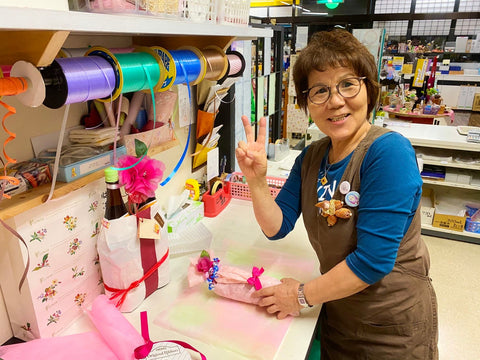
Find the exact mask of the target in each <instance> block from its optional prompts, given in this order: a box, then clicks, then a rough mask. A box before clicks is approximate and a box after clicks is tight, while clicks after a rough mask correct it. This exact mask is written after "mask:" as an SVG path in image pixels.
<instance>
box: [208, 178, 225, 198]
mask: <svg viewBox="0 0 480 360" xmlns="http://www.w3.org/2000/svg"><path fill="white" fill-rule="evenodd" d="M222 187H223V183H222V182H221V181H220V180H217V181H215V182H214V183H213V186H212V190H211V191H210V195H215V193H216V192H217V191H218V190H220V189H222Z"/></svg>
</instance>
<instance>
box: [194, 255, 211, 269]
mask: <svg viewBox="0 0 480 360" xmlns="http://www.w3.org/2000/svg"><path fill="white" fill-rule="evenodd" d="M212 266H213V261H211V260H210V257H206V256H202V257H201V258H199V259H198V262H197V270H198V271H199V272H202V273H205V272H208V270H210V268H211V267H212Z"/></svg>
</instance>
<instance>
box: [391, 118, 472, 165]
mask: <svg viewBox="0 0 480 360" xmlns="http://www.w3.org/2000/svg"><path fill="white" fill-rule="evenodd" d="M385 123H386V124H387V129H391V130H394V131H397V132H399V133H400V134H402V135H403V136H405V137H406V138H407V139H409V140H410V142H411V143H412V145H413V146H423V147H430V148H441V149H450V150H465V151H474V152H480V143H472V142H467V137H466V136H463V135H460V134H459V133H458V132H457V128H456V127H455V126H440V125H426V124H414V123H409V122H402V123H399V122H396V123H389V122H388V121H385ZM467 166H468V165H467Z"/></svg>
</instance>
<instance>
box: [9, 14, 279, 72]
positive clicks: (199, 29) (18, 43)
mask: <svg viewBox="0 0 480 360" xmlns="http://www.w3.org/2000/svg"><path fill="white" fill-rule="evenodd" d="M0 13H1V14H2V21H1V23H0V42H1V43H2V47H1V48H0V64H2V65H12V64H14V63H15V62H16V61H18V60H24V61H28V62H31V63H32V64H34V65H35V66H38V67H40V66H47V65H49V64H51V62H52V61H53V60H54V58H55V56H56V55H57V54H58V51H59V50H60V49H61V48H62V46H63V44H64V42H65V41H66V39H67V37H69V36H70V35H91V36H98V35H124V36H125V35H126V36H131V37H132V38H133V43H134V44H136V45H147V46H150V45H160V46H162V47H165V48H167V49H177V48H178V47H180V46H185V45H191V46H196V47H198V48H203V47H205V46H207V45H217V46H219V47H220V48H222V49H226V48H227V47H228V46H229V45H230V44H231V42H232V41H233V40H235V39H236V40H251V39H255V38H257V37H272V36H273V30H272V29H271V28H253V27H249V26H233V25H232V26H230V25H218V24H214V23H212V24H208V23H196V22H191V21H187V20H171V19H163V18H160V17H154V16H145V15H133V14H131V15H122V14H100V13H88V12H79V11H59V10H48V9H25V8H20V7H1V6H0Z"/></svg>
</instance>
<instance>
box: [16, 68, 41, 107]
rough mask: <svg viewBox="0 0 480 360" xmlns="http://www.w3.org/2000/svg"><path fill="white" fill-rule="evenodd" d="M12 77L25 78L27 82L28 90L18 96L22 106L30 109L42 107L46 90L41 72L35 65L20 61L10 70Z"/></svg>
mask: <svg viewBox="0 0 480 360" xmlns="http://www.w3.org/2000/svg"><path fill="white" fill-rule="evenodd" d="M10 76H11V77H12V78H23V79H25V80H26V83H27V88H26V90H25V91H22V92H21V93H18V94H16V96H17V98H18V100H19V101H20V102H21V103H22V104H24V105H26V106H30V107H37V106H40V105H42V103H43V101H44V100H45V96H46V89H45V82H44V80H43V77H42V74H41V73H40V70H38V69H37V68H36V67H35V66H34V65H33V64H31V63H29V62H26V61H23V60H20V61H17V62H16V63H15V64H13V66H12V69H11V70H10Z"/></svg>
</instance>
